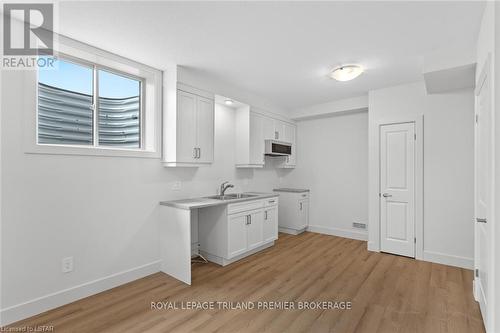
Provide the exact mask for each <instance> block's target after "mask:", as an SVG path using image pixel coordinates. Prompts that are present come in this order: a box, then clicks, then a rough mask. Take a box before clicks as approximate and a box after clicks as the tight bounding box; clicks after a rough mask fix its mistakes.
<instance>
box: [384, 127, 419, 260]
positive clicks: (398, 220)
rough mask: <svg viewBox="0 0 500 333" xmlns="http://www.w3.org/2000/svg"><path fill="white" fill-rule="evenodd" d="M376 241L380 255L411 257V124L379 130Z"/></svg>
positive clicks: (412, 218)
mask: <svg viewBox="0 0 500 333" xmlns="http://www.w3.org/2000/svg"><path fill="white" fill-rule="evenodd" d="M380 189H381V191H380V194H381V195H380V217H381V221H380V222H381V223H380V229H381V230H380V231H381V233H380V238H381V250H382V251H384V252H389V253H394V254H399V255H403V256H408V257H413V258H414V257H415V123H402V124H390V125H383V126H381V127H380Z"/></svg>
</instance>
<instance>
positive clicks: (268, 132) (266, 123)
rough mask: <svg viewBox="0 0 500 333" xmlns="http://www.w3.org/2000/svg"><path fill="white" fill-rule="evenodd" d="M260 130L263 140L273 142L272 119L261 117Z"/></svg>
mask: <svg viewBox="0 0 500 333" xmlns="http://www.w3.org/2000/svg"><path fill="white" fill-rule="evenodd" d="M262 129H263V133H264V140H274V137H275V132H274V119H273V118H270V117H263V120H262Z"/></svg>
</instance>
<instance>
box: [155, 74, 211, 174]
mask: <svg viewBox="0 0 500 333" xmlns="http://www.w3.org/2000/svg"><path fill="white" fill-rule="evenodd" d="M179 86H180V89H177V93H176V98H175V101H170V103H172V102H175V105H169V107H167V108H166V112H165V114H164V117H165V120H164V121H165V125H164V145H163V146H164V154H163V163H164V165H165V166H169V167H197V166H200V165H207V164H210V163H212V162H213V159H214V112H215V111H214V100H213V95H211V94H209V93H207V92H204V91H201V90H198V89H196V88H190V87H187V86H186V87H183V85H181V84H179ZM183 88H184V89H183Z"/></svg>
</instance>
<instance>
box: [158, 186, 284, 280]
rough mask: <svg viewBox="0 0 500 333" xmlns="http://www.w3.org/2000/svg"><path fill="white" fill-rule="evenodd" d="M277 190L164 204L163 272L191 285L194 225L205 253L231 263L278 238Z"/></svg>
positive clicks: (214, 259) (162, 230)
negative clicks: (197, 226) (196, 225)
mask: <svg viewBox="0 0 500 333" xmlns="http://www.w3.org/2000/svg"><path fill="white" fill-rule="evenodd" d="M278 196H279V194H277V193H259V192H247V193H240V194H231V195H226V196H224V197H220V196H211V197H200V198H191V199H181V200H173V201H162V202H160V205H161V209H160V214H161V223H160V247H161V259H162V264H161V271H162V272H164V273H166V274H168V275H170V276H172V277H174V278H176V279H178V280H180V281H182V282H184V283H187V284H191V257H192V254H193V251H192V249H191V244H192V229H191V225H192V223H197V224H198V225H199V228H197V229H198V237H199V238H198V239H199V243H200V254H203V256H204V257H206V258H207V259H208V260H209V261H212V262H215V263H217V264H220V265H223V266H225V265H227V264H230V263H232V262H234V261H237V260H239V259H241V258H243V257H246V256H248V255H251V254H253V253H255V252H258V251H261V250H263V249H265V248H267V247H269V246H272V245H273V244H274V241H275V240H276V239H277V238H278Z"/></svg>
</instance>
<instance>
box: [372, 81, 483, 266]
mask: <svg viewBox="0 0 500 333" xmlns="http://www.w3.org/2000/svg"><path fill="white" fill-rule="evenodd" d="M369 110H370V111H369V142H370V143H369V144H370V151H369V164H370V166H369V199H368V200H369V244H368V247H369V249H371V250H375V251H378V250H379V238H378V237H379V233H378V228H379V227H378V216H379V207H378V205H379V197H378V192H379V185H378V172H379V171H378V154H377V151H378V150H377V149H378V148H377V146H378V140H379V139H378V127H377V123H379V122H380V121H382V120H383V121H387V122H390V121H391V119H393V118H394V117H396V118H397V119H399V117H402V116H404V115H409V116H411V117H414V116H416V115H424V138H423V139H424V202H423V205H424V215H423V220H424V222H423V223H424V225H423V259H424V260H429V261H435V262H441V263H445V264H451V265H458V266H463V267H469V268H472V265H473V244H474V243H473V191H474V188H473V163H474V155H473V144H474V137H473V129H474V96H473V92H472V90H470V89H469V90H461V91H455V92H450V93H447V94H435V95H427V94H426V92H425V86H424V84H423V82H417V83H412V84H406V85H400V86H396V87H391V88H386V89H380V90H375V91H370V93H369Z"/></svg>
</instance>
